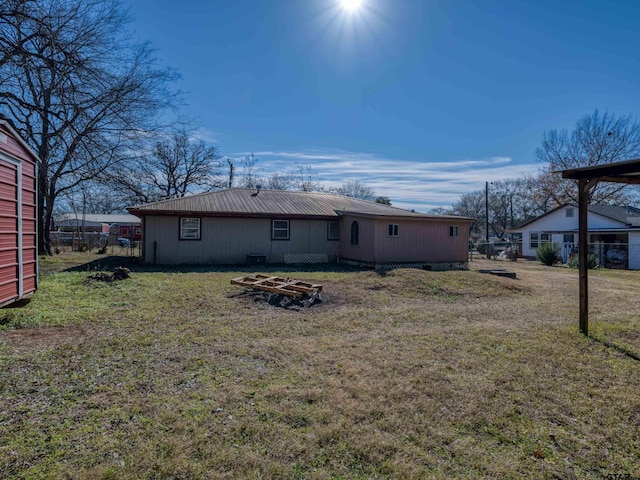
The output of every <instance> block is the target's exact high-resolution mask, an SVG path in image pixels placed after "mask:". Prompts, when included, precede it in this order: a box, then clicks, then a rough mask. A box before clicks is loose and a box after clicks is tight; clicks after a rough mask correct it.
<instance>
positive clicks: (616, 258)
mask: <svg viewBox="0 0 640 480" xmlns="http://www.w3.org/2000/svg"><path fill="white" fill-rule="evenodd" d="M587 216H588V225H589V230H588V234H589V247H590V252H591V253H594V254H596V256H597V257H598V261H599V263H600V264H601V265H603V266H605V267H609V268H629V269H631V270H639V269H640V209H638V208H635V207H631V206H604V205H589V207H588V213H587ZM509 232H510V233H512V234H516V235H518V236H521V237H522V239H521V242H522V243H521V248H522V250H521V254H522V256H523V257H525V258H535V256H536V250H537V248H538V247H539V246H540V245H541V244H543V243H555V244H557V245H558V246H559V247H560V249H561V255H562V259H563V261H566V260H567V258H568V256H569V255H570V254H571V253H572V252H574V251H577V250H576V244H577V242H578V206H577V205H574V204H565V205H561V206H559V207H557V208H555V209H553V210H551V211H549V212H547V213H545V214H543V215H540V216H539V217H536V218H534V219H532V220H529V221H527V222H525V223H523V224H522V225H520V226H518V227H516V228H512V229H510V230H509Z"/></svg>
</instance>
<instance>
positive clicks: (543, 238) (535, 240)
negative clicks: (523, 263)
mask: <svg viewBox="0 0 640 480" xmlns="http://www.w3.org/2000/svg"><path fill="white" fill-rule="evenodd" d="M549 242H551V234H550V233H541V232H530V233H529V247H531V248H538V247H539V246H540V244H541V243H549Z"/></svg>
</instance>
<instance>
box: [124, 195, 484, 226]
mask: <svg viewBox="0 0 640 480" xmlns="http://www.w3.org/2000/svg"><path fill="white" fill-rule="evenodd" d="M127 210H128V211H129V212H131V213H133V214H135V215H138V216H144V215H185V214H187V215H189V214H200V215H212V216H230V217H231V216H241V217H266V216H274V215H278V216H280V215H281V216H288V217H322V218H330V217H338V216H339V215H340V214H341V213H354V214H361V215H375V216H389V217H406V218H433V219H441V218H452V219H458V220H460V219H466V220H473V219H470V218H467V217H454V216H449V217H447V216H442V215H427V214H424V213H419V212H412V211H409V210H404V209H402V208H397V207H392V206H389V205H382V204H380V203H375V202H370V201H367V200H360V199H357V198H351V197H346V196H344V195H336V194H333V193H324V192H297V191H289V190H259V191H257V190H255V189H247V188H231V189H226V190H219V191H215V192H208V193H201V194H197V195H189V196H186V197H181V198H172V199H169V200H161V201H159V202H153V203H148V204H145V205H140V206H136V207H129V208H128V209H127Z"/></svg>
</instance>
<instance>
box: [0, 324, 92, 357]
mask: <svg viewBox="0 0 640 480" xmlns="http://www.w3.org/2000/svg"><path fill="white" fill-rule="evenodd" d="M87 336H88V333H87V331H86V327H83V326H80V325H67V326H64V327H40V328H21V329H18V330H11V331H8V332H2V333H0V341H4V342H5V343H6V345H7V346H8V347H9V348H11V349H13V350H15V351H17V352H22V351H33V350H44V349H49V348H54V347H56V346H58V345H62V344H65V343H69V342H73V343H79V342H82V341H84V340H85V339H86V338H87Z"/></svg>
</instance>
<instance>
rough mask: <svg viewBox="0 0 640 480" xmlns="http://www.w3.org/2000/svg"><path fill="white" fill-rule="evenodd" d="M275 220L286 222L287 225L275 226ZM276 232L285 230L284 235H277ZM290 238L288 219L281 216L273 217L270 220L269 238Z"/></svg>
mask: <svg viewBox="0 0 640 480" xmlns="http://www.w3.org/2000/svg"><path fill="white" fill-rule="evenodd" d="M276 222H286V224H287V227H286V228H283V227H278V228H276ZM276 232H287V236H286V237H277V236H276ZM290 238H291V224H290V222H289V220H285V219H282V218H274V219H273V220H271V240H289V239H290Z"/></svg>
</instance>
